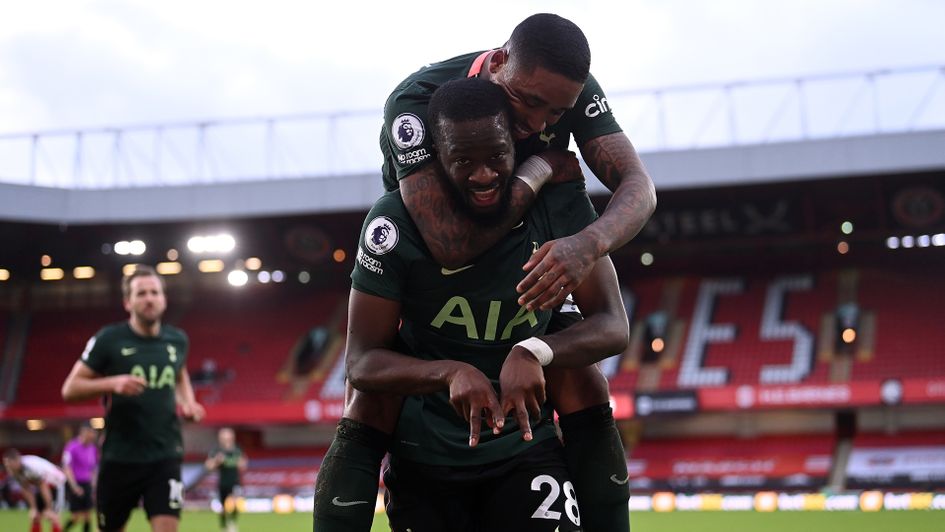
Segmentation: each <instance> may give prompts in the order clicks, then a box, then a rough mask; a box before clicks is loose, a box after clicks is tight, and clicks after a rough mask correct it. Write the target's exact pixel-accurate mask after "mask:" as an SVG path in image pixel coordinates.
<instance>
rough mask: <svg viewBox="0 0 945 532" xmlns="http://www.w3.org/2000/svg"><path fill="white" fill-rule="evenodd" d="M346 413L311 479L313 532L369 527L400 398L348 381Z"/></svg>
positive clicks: (351, 531) (356, 531)
mask: <svg viewBox="0 0 945 532" xmlns="http://www.w3.org/2000/svg"><path fill="white" fill-rule="evenodd" d="M345 396H346V397H345V412H344V417H343V418H342V419H341V421H339V422H338V429H337V431H336V432H335V438H334V439H333V440H332V442H331V446H330V447H329V448H328V452H327V453H326V454H325V459H324V460H323V461H322V464H321V467H320V468H319V471H318V477H317V478H316V480H315V511H314V512H313V529H314V531H315V532H335V531H344V532H360V531H365V532H366V531H369V530H370V529H371V523H372V522H373V521H374V501H375V500H376V498H377V480H378V477H379V475H380V469H381V462H382V461H383V459H384V455H385V454H386V453H387V448H388V445H389V444H390V435H391V434H392V433H393V432H394V428H395V427H396V426H397V418H398V417H399V416H400V406H401V403H402V402H403V400H402V399H401V398H400V397H399V396H392V395H382V394H367V393H364V392H359V391H357V390H355V389H354V388H352V387H351V385H350V384H349V385H347V389H346V392H345Z"/></svg>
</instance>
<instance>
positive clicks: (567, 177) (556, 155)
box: [538, 150, 584, 183]
mask: <svg viewBox="0 0 945 532" xmlns="http://www.w3.org/2000/svg"><path fill="white" fill-rule="evenodd" d="M538 156H539V157H541V158H542V159H544V160H545V162H547V163H548V164H549V165H551V179H549V180H548V182H549V183H564V182H565V181H583V180H584V172H582V171H581V163H579V162H578V159H577V155H575V154H574V152H573V151H566V150H547V151H544V152H542V153H539V154H538Z"/></svg>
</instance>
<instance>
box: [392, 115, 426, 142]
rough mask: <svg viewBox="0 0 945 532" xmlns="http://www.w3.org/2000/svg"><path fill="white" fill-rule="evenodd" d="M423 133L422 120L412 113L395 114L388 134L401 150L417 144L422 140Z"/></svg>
mask: <svg viewBox="0 0 945 532" xmlns="http://www.w3.org/2000/svg"><path fill="white" fill-rule="evenodd" d="M423 134H424V127H423V122H422V121H420V118H419V117H417V115H415V114H412V113H401V114H399V115H397V118H395V119H394V124H393V125H392V126H391V128H390V135H391V138H393V139H394V144H396V145H397V147H398V148H400V149H402V150H408V149H410V148H413V147H414V146H419V145H420V143H421V142H423Z"/></svg>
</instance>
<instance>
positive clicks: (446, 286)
mask: <svg viewBox="0 0 945 532" xmlns="http://www.w3.org/2000/svg"><path fill="white" fill-rule="evenodd" d="M595 217H596V213H595V212H594V209H593V207H592V206H591V203H590V200H589V199H588V197H587V193H586V192H585V190H584V183H583V182H573V183H563V184H558V185H546V186H545V187H544V188H543V189H542V190H541V193H540V194H539V195H538V198H537V199H536V201H535V204H534V205H533V206H532V208H531V210H530V211H529V212H528V214H527V215H526V216H525V218H524V220H522V223H521V224H519V226H517V227H515V228H513V229H512V230H511V231H510V232H509V234H508V235H506V236H505V237H504V238H503V239H502V240H500V241H499V242H498V243H497V244H496V245H495V246H494V247H492V248H491V249H490V250H488V251H487V252H485V253H484V254H483V255H481V256H480V257H478V258H477V259H476V261H475V262H474V263H472V264H468V265H466V266H464V267H461V268H456V269H453V270H450V269H447V268H443V267H442V266H440V265H439V264H437V262H436V261H434V260H433V259H432V258H431V256H430V253H429V251H428V250H427V248H426V246H425V245H424V243H423V239H422V238H421V236H420V233H419V230H418V229H417V228H416V226H415V225H414V224H413V222H412V221H411V218H410V215H409V214H408V213H407V210H406V208H405V207H404V204H403V200H402V199H401V196H400V193H399V192H396V191H395V192H388V193H387V194H385V195H384V196H383V197H381V199H380V200H378V201H377V203H375V204H374V207H373V208H372V209H371V212H370V213H369V214H368V217H367V219H366V220H365V223H364V226H363V229H362V232H361V241H360V244H359V247H358V253H357V258H356V261H355V268H354V271H353V272H352V274H351V278H352V280H353V286H354V288H355V289H357V290H359V291H361V292H365V293H368V294H372V295H375V296H379V297H383V298H385V299H391V300H395V301H399V302H400V303H401V305H402V308H401V318H402V322H401V326H400V333H399V335H398V339H397V345H395V346H394V349H395V350H397V351H399V352H402V353H405V354H408V355H411V356H415V357H417V358H421V359H424V360H446V359H454V360H461V361H463V362H467V363H469V364H471V365H473V366H475V367H477V368H478V369H479V370H481V371H482V372H483V373H484V374H485V375H486V376H487V377H488V378H489V379H490V380H491V381H492V383H493V385H494V386H495V387H496V390H497V393H498V380H499V372H500V371H501V369H502V363H503V362H504V361H505V357H506V356H507V355H508V353H509V351H510V350H511V349H512V346H513V345H515V344H516V343H517V342H519V341H521V340H524V339H526V338H529V337H531V336H535V335H540V334H543V333H544V332H545V328H546V326H547V324H548V320H549V318H550V315H551V312H550V311H543V312H542V311H528V310H526V309H525V308H524V307H521V306H519V305H518V302H517V300H518V293H517V292H516V291H515V286H516V285H517V284H518V283H519V282H520V281H521V280H522V278H523V277H524V276H525V272H523V271H522V265H523V264H525V262H526V261H527V260H528V258H529V257H530V256H531V254H532V253H534V252H535V251H536V250H537V249H538V248H539V247H540V246H541V245H542V244H544V243H545V242H546V241H549V240H553V239H555V238H561V237H564V236H569V235H572V234H574V233H576V232H578V231H580V230H581V229H583V228H584V227H585V226H586V225H587V224H589V223H590V222H592V221H593V220H594V218H595ZM542 415H543V417H542V420H541V422H540V423H539V422H536V423H535V426H533V431H534V436H535V437H534V440H533V441H532V442H531V443H529V442H524V441H522V438H521V433H520V432H519V429H518V426H517V424H516V423H514V421H513V422H507V423H506V425H505V429H504V430H503V431H502V434H500V435H499V436H493V434H492V432H491V430H490V429H488V428H486V427H485V425H483V433H482V437H481V440H480V443H479V444H478V445H477V446H476V447H475V448H472V449H470V448H469V445H468V443H469V424H468V423H467V422H466V421H465V420H464V419H463V418H461V417H459V416H457V415H456V412H454V411H453V408H452V407H451V406H450V404H449V393H448V392H440V393H435V394H429V395H423V396H409V397H407V399H406V400H405V402H404V407H403V410H402V412H401V415H400V420H399V422H398V425H397V430H396V433H395V434H394V443H393V446H392V452H393V453H395V454H398V455H399V456H401V457H403V458H405V459H408V460H412V461H415V462H420V463H426V464H434V465H453V466H458V465H477V464H486V463H489V462H494V461H497V460H501V459H503V458H507V457H509V456H512V455H515V454H517V453H519V452H522V451H523V450H525V449H526V448H528V447H529V446H530V445H532V444H534V443H538V442H539V441H542V440H545V439H548V438H553V437H555V432H554V426H553V424H552V422H551V409H550V407H548V406H547V405H546V406H545V407H544V409H543V411H542Z"/></svg>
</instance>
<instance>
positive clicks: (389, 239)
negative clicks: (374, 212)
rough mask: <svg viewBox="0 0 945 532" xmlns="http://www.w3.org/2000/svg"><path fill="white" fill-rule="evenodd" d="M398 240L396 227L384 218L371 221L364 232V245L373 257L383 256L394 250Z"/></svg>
mask: <svg viewBox="0 0 945 532" xmlns="http://www.w3.org/2000/svg"><path fill="white" fill-rule="evenodd" d="M399 239H400V233H399V232H398V230H397V225H396V224H395V223H394V222H393V221H392V220H391V219H390V218H388V217H386V216H378V217H377V218H375V219H373V220H371V223H369V224H368V227H367V231H365V232H364V245H365V246H367V248H368V250H370V251H371V253H373V254H375V255H383V254H385V253H387V252H388V251H390V250H392V249H394V246H396V245H397V241H398V240H399Z"/></svg>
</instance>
